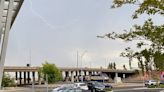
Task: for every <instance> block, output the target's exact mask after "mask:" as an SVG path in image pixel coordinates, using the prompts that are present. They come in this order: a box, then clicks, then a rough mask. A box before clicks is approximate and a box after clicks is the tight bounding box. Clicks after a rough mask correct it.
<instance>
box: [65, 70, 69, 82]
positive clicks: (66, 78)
mask: <svg viewBox="0 0 164 92" xmlns="http://www.w3.org/2000/svg"><path fill="white" fill-rule="evenodd" d="M68 78H69V72H68V71H65V80H66V81H68Z"/></svg>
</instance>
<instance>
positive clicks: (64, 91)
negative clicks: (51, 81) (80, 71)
mask: <svg viewBox="0 0 164 92" xmlns="http://www.w3.org/2000/svg"><path fill="white" fill-rule="evenodd" d="M51 92H83V90H82V89H80V88H75V87H74V85H62V86H60V87H57V88H54V89H53V90H52V91H51Z"/></svg>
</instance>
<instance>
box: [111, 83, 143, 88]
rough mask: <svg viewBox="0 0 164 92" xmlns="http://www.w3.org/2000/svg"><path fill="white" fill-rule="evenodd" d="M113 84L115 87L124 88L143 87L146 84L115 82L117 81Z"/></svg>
mask: <svg viewBox="0 0 164 92" xmlns="http://www.w3.org/2000/svg"><path fill="white" fill-rule="evenodd" d="M111 85H112V86H113V87H114V88H119V87H120V88H123V87H143V86H144V84H143V83H120V84H115V83H111Z"/></svg>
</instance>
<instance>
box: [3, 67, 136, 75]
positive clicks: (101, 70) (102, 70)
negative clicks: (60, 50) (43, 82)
mask: <svg viewBox="0 0 164 92" xmlns="http://www.w3.org/2000/svg"><path fill="white" fill-rule="evenodd" d="M39 68H40V67H26V66H5V67H4V72H16V71H22V72H25V71H30V72H37V71H38V70H39ZM59 69H60V70H61V71H95V72H110V73H115V72H117V73H129V74H131V73H135V72H136V71H135V70H120V69H116V70H114V69H105V68H73V67H59Z"/></svg>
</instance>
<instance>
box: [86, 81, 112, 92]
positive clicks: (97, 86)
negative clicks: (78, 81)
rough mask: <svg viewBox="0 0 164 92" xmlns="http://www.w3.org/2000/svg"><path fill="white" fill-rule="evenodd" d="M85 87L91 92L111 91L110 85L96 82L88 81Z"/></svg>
mask: <svg viewBox="0 0 164 92" xmlns="http://www.w3.org/2000/svg"><path fill="white" fill-rule="evenodd" d="M87 85H88V89H89V90H91V92H106V91H110V90H111V89H112V86H111V85H109V84H104V83H102V82H97V81H90V82H88V83H87Z"/></svg>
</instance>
